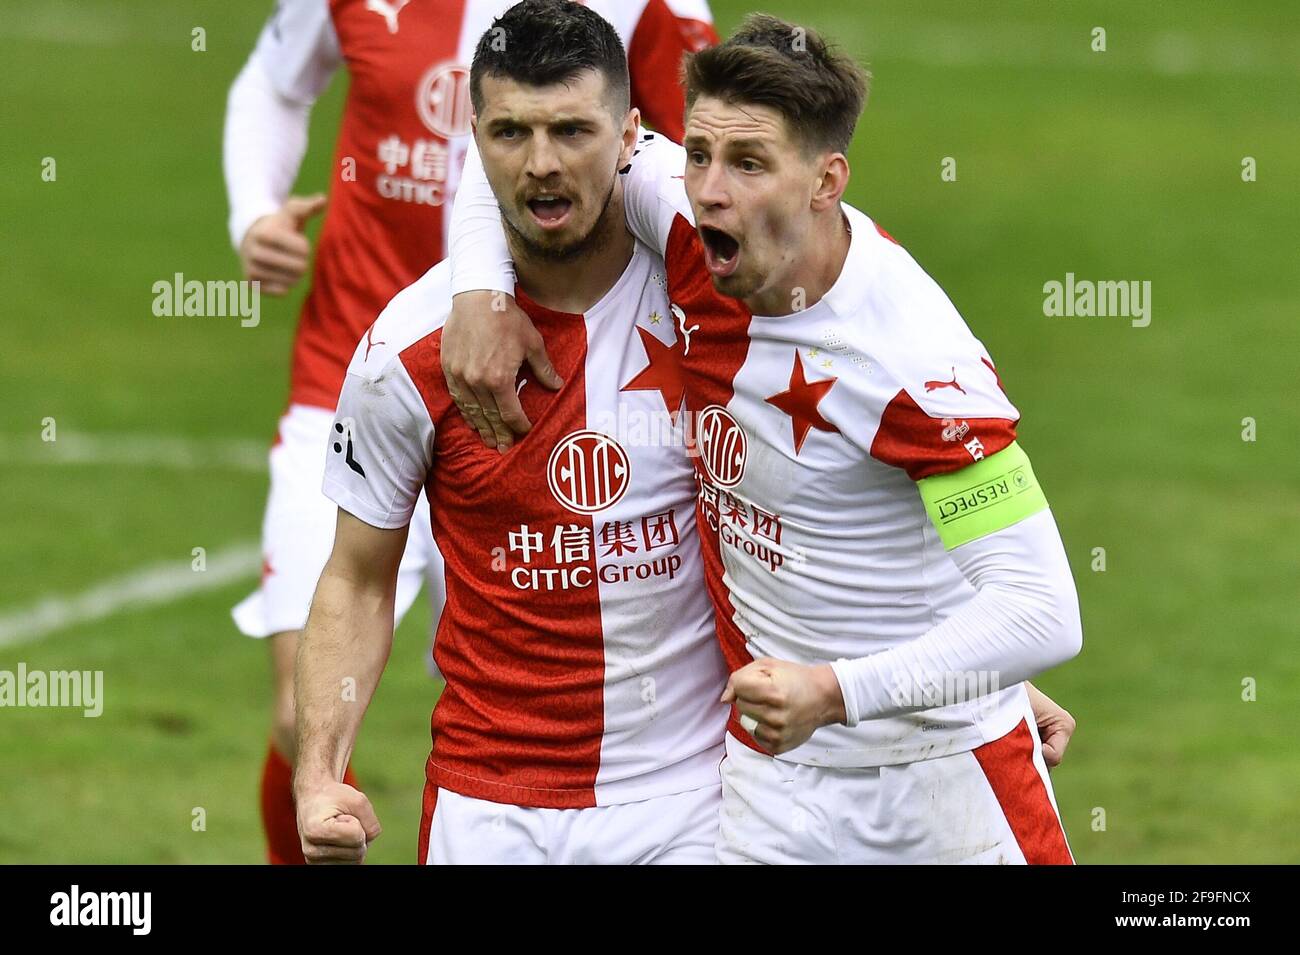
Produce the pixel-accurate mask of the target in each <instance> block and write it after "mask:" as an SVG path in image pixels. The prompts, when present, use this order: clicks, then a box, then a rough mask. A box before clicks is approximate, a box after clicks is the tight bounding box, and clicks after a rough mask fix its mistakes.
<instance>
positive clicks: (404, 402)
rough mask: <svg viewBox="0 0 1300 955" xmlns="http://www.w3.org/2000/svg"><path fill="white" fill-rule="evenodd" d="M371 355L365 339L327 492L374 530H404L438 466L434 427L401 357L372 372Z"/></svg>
mask: <svg viewBox="0 0 1300 955" xmlns="http://www.w3.org/2000/svg"><path fill="white" fill-rule="evenodd" d="M371 331H372V332H373V331H374V330H373V329H372V330H371ZM370 334H371V333H367V338H369V336H370ZM370 347H372V343H371V342H368V341H367V340H365V339H363V340H362V342H361V345H360V346H359V347H358V349H357V353H356V355H354V356H353V359H352V366H351V367H350V368H349V369H348V374H347V378H346V379H345V380H344V382H343V391H342V392H341V393H340V395H339V403H338V410H337V411H336V412H335V414H334V422H333V426H332V427H331V429H330V436H329V447H328V449H327V453H326V462H325V481H324V487H323V490H324V492H325V495H326V496H327V497H329V498H330V499H331V500H332V501H334V502H335V503H336V504H338V506H339V507H341V508H342V509H343V510H345V511H347V512H348V513H349V514H352V515H353V516H355V517H357V518H359V519H360V520H362V521H365V522H366V523H367V524H370V525H371V526H373V527H381V528H392V527H403V526H405V525H406V524H408V523H410V520H411V514H412V513H413V512H414V511H415V505H416V502H417V501H418V500H419V496H420V491H421V489H422V488H423V487H424V484H425V481H426V480H427V479H428V474H429V469H430V467H431V466H432V460H433V458H432V449H433V423H432V421H431V420H430V418H429V413H428V410H427V408H426V406H425V404H424V400H423V398H422V397H421V396H420V393H419V391H418V390H417V389H416V386H415V383H414V382H413V381H412V380H411V377H410V375H409V374H408V372H407V370H406V368H405V366H404V365H403V364H402V358H401V355H391V357H389V358H388V360H387V361H386V362H385V363H384V364H383V366H382V368H375V369H368V368H367V367H366V364H367V360H369V362H370V363H372V364H373V359H372V358H370V356H369V355H368V354H367V353H368V352H369V350H370ZM363 354H365V359H363Z"/></svg>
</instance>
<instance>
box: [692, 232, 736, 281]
mask: <svg viewBox="0 0 1300 955" xmlns="http://www.w3.org/2000/svg"><path fill="white" fill-rule="evenodd" d="M700 239H701V241H703V243H704V264H705V266H707V267H708V270H709V272H710V274H712V275H714V276H717V277H718V278H724V277H726V276H728V275H730V274H731V273H732V272H734V271H736V266H737V265H739V264H740V243H739V242H738V241H736V239H734V238H733V237H732V236H730V235H729V234H727V233H726V232H723V231H722V230H721V229H715V228H713V227H712V226H701V227H700Z"/></svg>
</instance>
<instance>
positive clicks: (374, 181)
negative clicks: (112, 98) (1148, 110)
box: [254, 0, 717, 408]
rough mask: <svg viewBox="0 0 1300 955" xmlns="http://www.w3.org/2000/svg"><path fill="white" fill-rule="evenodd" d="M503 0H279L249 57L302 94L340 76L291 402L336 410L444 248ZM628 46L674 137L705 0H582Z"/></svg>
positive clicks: (636, 95)
mask: <svg viewBox="0 0 1300 955" xmlns="http://www.w3.org/2000/svg"><path fill="white" fill-rule="evenodd" d="M509 6H511V3H510V2H509V0H279V3H277V5H276V10H275V13H274V14H273V15H272V16H271V19H270V20H269V21H268V23H267V25H266V28H265V29H264V30H263V32H262V35H261V37H260V39H259V40H258V48H257V50H256V52H255V54H254V55H255V56H257V57H259V58H260V59H261V61H262V62H263V63H264V64H265V65H266V67H267V69H268V71H269V73H270V76H271V80H272V82H273V83H274V84H275V87H276V89H277V91H278V92H279V93H280V94H281V95H283V96H285V97H287V98H289V99H291V100H294V101H298V102H311V101H312V100H314V99H315V98H316V97H317V96H318V95H319V94H320V92H321V91H322V90H323V89H324V88H325V86H326V85H327V84H328V82H329V80H330V77H331V76H332V75H333V74H334V72H336V71H337V70H338V68H339V67H341V66H346V67H347V71H348V75H349V77H350V81H351V82H350V84H349V87H348V94H347V102H346V104H345V106H344V112H343V122H342V126H341V128H340V130H339V136H338V143H337V146H336V149H335V157H334V166H333V173H332V175H331V177H330V183H331V185H330V190H329V206H328V209H327V212H326V215H325V222H324V225H323V226H322V230H321V235H320V241H319V244H318V245H317V248H316V261H315V265H314V267H313V272H312V282H311V292H310V293H309V295H308V296H307V299H306V301H305V303H304V304H303V309H302V315H301V317H300V319H299V324H298V330H297V334H296V336H295V341H294V351H293V367H292V371H291V380H290V399H289V400H290V401H291V402H293V403H298V404H308V405H317V406H320V407H325V408H333V407H334V402H335V400H336V398H337V397H338V392H339V386H340V385H341V383H342V381H343V374H344V371H345V369H346V368H347V364H348V357H349V355H350V354H351V349H352V343H353V342H355V341H356V340H357V339H358V338H359V337H360V336H361V334H362V333H363V332H364V331H365V329H366V326H367V325H369V324H370V322H372V321H373V320H374V317H375V316H376V315H377V314H379V311H380V309H382V308H383V307H384V305H385V304H387V302H388V300H389V299H390V298H392V297H393V295H395V294H396V293H397V292H398V291H399V290H401V289H402V288H405V287H406V286H407V285H409V284H410V283H411V282H413V281H415V280H416V279H417V278H418V277H419V276H420V275H422V274H423V273H424V272H425V270H427V269H428V268H429V267H430V266H431V265H432V264H433V263H435V262H438V261H440V260H441V259H442V258H443V255H444V248H445V239H446V236H445V230H446V225H447V221H446V220H447V218H449V216H447V215H445V212H446V211H448V210H450V208H451V201H452V197H453V196H454V194H455V190H456V186H457V184H458V182H459V178H460V170H461V166H462V164H463V162H464V158H465V148H466V142H467V141H468V138H469V132H470V113H471V110H470V101H469V67H470V63H471V61H472V59H473V54H474V48H475V46H476V45H477V43H478V40H479V38H480V37H481V36H482V35H483V33H484V32H486V31H487V29H488V28H489V27H490V26H491V25H492V20H493V18H495V17H496V16H498V15H500V14H501V13H502V12H504V11H505V10H506V9H507V8H508V7H509ZM587 6H589V7H591V8H592V9H593V10H595V11H596V12H598V13H600V14H601V15H602V16H604V17H605V18H606V19H607V20H609V21H610V22H611V23H612V24H613V25H614V26H615V28H616V29H617V30H618V33H619V36H620V37H621V38H622V40H623V44H624V46H625V47H626V49H627V52H628V61H629V70H630V73H631V79H632V103H633V105H635V106H638V107H639V108H640V109H641V111H642V112H643V114H644V115H645V116H646V118H647V120H648V121H649V122H650V123H651V124H652V125H653V126H655V127H656V128H658V129H660V130H661V131H663V132H665V133H667V134H668V135H670V136H673V137H675V138H678V139H680V138H681V131H682V121H683V119H682V114H683V108H684V104H683V97H682V92H681V88H680V85H679V83H678V78H677V70H678V66H679V64H680V62H681V57H682V54H683V53H684V52H685V51H687V50H693V49H699V48H701V47H703V46H707V45H709V44H710V43H714V42H716V41H717V36H716V34H715V33H714V32H713V27H712V25H711V20H710V15H709V8H708V4H707V3H706V2H705V0H590V2H588V3H587Z"/></svg>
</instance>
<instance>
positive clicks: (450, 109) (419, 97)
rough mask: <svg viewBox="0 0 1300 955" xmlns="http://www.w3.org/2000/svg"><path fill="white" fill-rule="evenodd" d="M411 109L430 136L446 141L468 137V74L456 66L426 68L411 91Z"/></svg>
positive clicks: (461, 67)
mask: <svg viewBox="0 0 1300 955" xmlns="http://www.w3.org/2000/svg"><path fill="white" fill-rule="evenodd" d="M415 109H416V111H417V112H418V113H419V114H420V121H421V122H422V123H424V125H425V126H426V127H427V128H428V129H429V131H430V132H433V133H437V134H438V135H439V136H443V137H445V138H447V139H453V138H455V137H456V136H465V135H468V134H469V129H470V127H469V117H470V100H469V70H467V69H466V68H465V67H463V66H461V65H460V64H459V63H438V64H435V65H434V66H431V67H429V69H428V70H427V71H425V74H424V75H423V76H422V77H420V82H419V83H417V84H416V87H415Z"/></svg>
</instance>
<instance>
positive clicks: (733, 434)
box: [695, 405, 748, 487]
mask: <svg viewBox="0 0 1300 955" xmlns="http://www.w3.org/2000/svg"><path fill="white" fill-rule="evenodd" d="M695 430H696V435H695V442H696V445H697V453H698V454H699V456H700V460H701V461H702V462H703V463H704V469H705V471H707V472H708V475H709V478H710V479H711V480H712V481H713V483H714V484H716V485H718V486H719V487H735V486H736V485H737V484H739V483H740V479H741V478H743V477H744V476H745V451H746V448H747V447H748V441H747V439H746V437H745V429H744V428H742V427H741V426H740V422H738V421H737V420H736V419H735V418H733V417H732V416H731V412H729V411H728V410H727V409H726V408H723V407H722V406H721V405H709V406H708V407H707V408H705V409H704V410H703V411H701V412H700V414H699V417H698V418H697V419H696V421H695Z"/></svg>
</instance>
